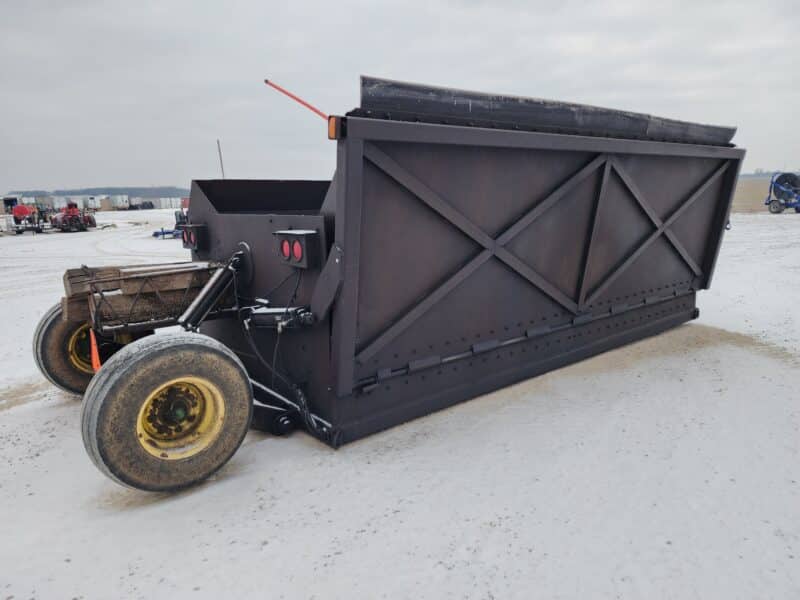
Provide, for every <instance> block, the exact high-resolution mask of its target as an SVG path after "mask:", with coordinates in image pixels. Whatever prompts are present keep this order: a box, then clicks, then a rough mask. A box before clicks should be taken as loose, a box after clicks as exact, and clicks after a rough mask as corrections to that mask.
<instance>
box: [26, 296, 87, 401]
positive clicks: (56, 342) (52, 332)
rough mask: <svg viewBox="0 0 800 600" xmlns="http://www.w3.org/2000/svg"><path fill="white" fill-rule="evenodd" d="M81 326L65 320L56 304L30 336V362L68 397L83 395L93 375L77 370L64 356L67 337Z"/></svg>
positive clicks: (65, 355)
mask: <svg viewBox="0 0 800 600" xmlns="http://www.w3.org/2000/svg"><path fill="white" fill-rule="evenodd" d="M82 325H83V323H80V322H74V321H65V320H64V319H63V313H62V311H61V303H60V302H59V303H58V304H56V305H55V306H53V307H52V308H51V309H50V310H48V311H47V312H46V313H45V314H44V316H43V317H42V318H41V320H40V321H39V324H38V325H37V326H36V331H35V332H34V334H33V359H34V361H36V366H37V367H39V370H40V371H41V372H42V375H44V376H45V377H46V378H47V380H48V381H50V383H52V384H53V385H55V386H56V387H58V388H61V389H62V390H64V391H65V392H69V393H70V394H79V395H80V394H83V393H84V391H86V388H87V387H88V386H89V382H90V381H91V380H92V375H90V374H89V373H84V372H83V371H80V370H78V369H76V368H75V367H74V366H73V365H72V363H71V362H70V361H69V358H68V357H67V344H68V342H69V338H70V336H72V334H73V333H74V332H75V330H76V329H78V328H79V327H81V326H82Z"/></svg>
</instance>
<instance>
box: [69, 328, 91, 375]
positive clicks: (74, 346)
mask: <svg viewBox="0 0 800 600" xmlns="http://www.w3.org/2000/svg"><path fill="white" fill-rule="evenodd" d="M67 357H68V358H69V362H70V364H71V365H72V366H73V367H75V368H76V369H77V370H78V371H81V372H83V373H87V374H89V375H94V369H92V346H91V341H90V339H89V325H88V324H86V323H84V324H83V325H81V326H80V327H78V329H76V330H75V331H74V332H72V335H71V336H69V340H68V341H67Z"/></svg>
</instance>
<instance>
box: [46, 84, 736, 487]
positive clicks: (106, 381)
mask: <svg viewBox="0 0 800 600" xmlns="http://www.w3.org/2000/svg"><path fill="white" fill-rule="evenodd" d="M733 133H734V130H733V129H732V128H726V127H716V126H707V125H699V124H694V123H684V122H680V121H673V120H668V119H660V118H657V117H650V116H646V115H638V114H634V113H626V112H622V111H613V110H608V109H599V108H595V107H587V106H582V105H568V104H563V103H553V102H546V101H540V100H534V99H527V98H510V97H504V96H494V95H485V94H477V93H472V92H461V91H454V90H445V89H441V88H431V87H426V86H418V85H412V84H403V83H398V82H391V81H385V80H377V79H372V78H364V79H363V80H362V102H361V107H359V108H357V109H355V110H353V111H351V112H350V113H348V114H347V115H345V116H342V117H340V116H333V117H330V120H329V135H330V137H332V138H334V139H335V140H336V147H337V167H336V172H335V174H334V177H333V178H332V180H331V181H244V180H205V181H195V182H193V184H192V192H191V208H190V213H189V223H188V224H187V225H185V227H184V231H183V239H184V245H185V246H186V247H187V248H190V249H191V251H192V259H193V261H197V262H200V263H202V264H203V265H205V266H204V267H203V271H202V272H203V276H204V277H205V279H204V280H203V283H202V286H200V285H192V284H191V283H189V282H186V281H185V282H184V284H185V290H184V292H183V293H181V294H174V293H173V296H175V297H176V298H179V299H180V302H179V303H178V304H176V305H175V306H173V307H171V308H169V307H168V306H167V305H168V304H169V303H168V302H167V303H166V304H164V303H161V304H159V302H156V301H155V300H153V302H152V304H153V306H154V307H161V308H157V309H156V308H154V309H153V312H152V314H151V315H150V316H151V317H152V320H151V321H146V320H145V321H143V322H139V323H138V324H137V329H135V331H136V332H137V335H142V334H143V332H147V331H151V330H152V329H155V328H157V327H159V326H161V325H162V324H167V323H168V324H175V323H180V324H182V325H183V326H184V328H185V329H186V330H187V332H185V333H179V334H169V335H154V336H145V337H142V338H141V339H138V340H135V341H132V342H131V341H130V340H129V339H128V340H125V339H121V337H120V336H121V335H123V334H124V330H125V327H124V326H123V327H122V328H119V327H117V328H116V329H115V328H112V327H111V325H112V324H111V323H104V322H103V321H104V319H108V318H110V316H109V315H105V314H104V313H103V312H102V311H98V310H96V307H95V310H93V312H91V319H90V320H89V321H86V320H84V321H83V322H82V323H78V324H79V325H81V326H85V325H87V323H88V325H89V326H90V327H91V328H92V329H93V330H94V331H95V332H97V333H98V334H100V333H102V332H105V335H106V336H108V335H113V336H114V337H115V339H114V341H115V342H117V344H118V345H117V346H109V347H108V348H110V349H111V350H113V351H114V352H111V354H112V355H111V356H110V358H108V359H107V361H106V362H105V364H104V365H103V366H102V368H101V369H100V370H99V371H98V372H97V373H96V374H95V375H94V378H93V379H92V382H91V384H90V385H89V388H88V389H87V391H86V394H85V399H84V408H83V417H82V419H83V436H84V442H85V444H86V447H87V450H88V452H89V454H90V456H91V457H92V459H93V461H94V462H95V464H96V465H97V466H98V467H99V468H100V469H101V470H102V471H103V472H105V473H106V474H107V475H109V476H110V477H111V478H112V479H114V480H116V481H118V482H120V483H123V484H125V485H130V486H134V487H138V488H141V489H148V490H172V489H178V488H181V487H185V486H187V485H191V484H193V483H196V482H198V481H200V480H202V479H204V478H205V477H207V476H208V475H209V474H211V473H213V472H214V471H215V470H216V469H217V468H219V467H220V466H221V465H222V464H224V462H225V461H227V460H228V458H229V457H230V456H231V455H232V454H233V452H234V451H235V449H236V447H237V446H238V444H239V443H240V441H241V439H242V437H243V436H244V434H245V432H246V429H247V427H248V425H252V426H254V427H257V428H260V429H265V430H269V431H272V432H273V433H276V434H281V433H286V432H287V431H289V430H291V429H292V428H296V427H297V428H302V429H305V430H306V431H308V432H310V433H312V434H313V435H315V436H317V437H318V438H319V439H321V440H323V441H325V442H326V443H328V444H330V445H332V446H334V447H335V446H338V445H339V444H343V443H346V442H349V441H352V440H355V439H358V438H361V437H363V436H365V435H368V434H370V433H373V432H376V431H379V430H381V429H384V428H387V427H390V426H393V425H396V424H398V423H402V422H404V421H406V420H409V419H412V418H415V417H418V416H422V415H425V414H427V413H430V412H432V411H435V410H438V409H441V408H444V407H447V406H449V405H452V404H454V403H457V402H460V401H463V400H466V399H469V398H472V397H474V396H476V395H479V394H483V393H486V392H489V391H491V390H495V389H497V388H500V387H503V386H506V385H509V384H511V383H514V382H517V381H520V380H522V379H525V378H528V377H532V376H535V375H537V374H540V373H543V372H545V371H548V370H551V369H555V368H558V367H560V366H563V365H566V364H569V363H572V362H575V361H578V360H582V359H584V358H587V357H590V356H592V355H594V354H597V353H600V352H604V351H606V350H610V349H612V348H615V347H618V346H620V345H623V344H626V343H629V342H632V341H635V340H637V339H641V338H643V337H646V336H649V335H654V334H657V333H660V332H662V331H664V330H667V329H669V328H671V327H675V326H677V325H679V324H681V323H684V322H686V321H689V320H691V319H694V318H696V317H697V316H698V311H697V308H696V307H695V296H696V292H697V291H698V290H701V289H705V288H708V286H709V285H710V282H711V277H712V274H713V271H714V265H715V262H716V259H717V255H718V252H719V248H720V243H721V241H722V236H723V233H724V230H725V225H726V223H727V219H728V211H729V209H730V204H731V199H732V193H733V189H734V185H735V182H736V177H737V174H738V171H739V166H740V164H741V161H742V159H743V157H744V150H741V149H738V148H735V147H733V146H731V145H730V140H731V137H732V135H733ZM180 269H182V270H185V269H186V266H185V265H184V266H182V267H180ZM213 269H217V270H216V271H215V272H213ZM212 272H213V274H212ZM174 275H179V273H176V274H174ZM159 276H160V277H162V278H163V277H166V276H167V274H166V273H164V272H162V273H160V275H159ZM182 276H183V277H185V273H184V275H182ZM148 277H150V278H151V279H152V275H148ZM164 281H166V279H165V280H164ZM169 281H170V282H172V283H171V285H175V281H177V279H175V277H173V278H172V279H169ZM181 281H183V280H181ZM95 283H97V282H95ZM101 283H102V282H101ZM159 285H161V288H159V291H158V294H160V296H161V298H160V301H161V300H165V299H166V298H167V296H169V294H168V292H167V290H166V289H164V287H163V286H165V285H167V283H162V284H159ZM90 287H91V286H90ZM128 287H129V288H130V286H128ZM156 287H158V286H156ZM181 289H184V288H181ZM119 290H120V292H121V290H122V289H121V287H120V288H119ZM172 292H175V289H174V288H173V289H172ZM148 293H151V292H149V291H147V290H140V295H139V296H138V298H141V296H142V295H143V294H144V295H146V294H148ZM119 295H121V296H123V297H125V296H126V294H124V293H120V294H119ZM95 296H97V293H95V292H92V293H88V294H87V295H86V297H85V301H86V302H88V303H90V304H91V303H95V304H96V303H97V298H96V297H95ZM72 301H73V302H74V301H75V299H74V298H73V299H72ZM77 301H78V302H79V303H80V302H81V301H82V300H81V298H78V299H77ZM140 301H141V300H137V302H140ZM117 302H119V303H120V305H124V306H129V305H130V304H131V303H132V300H131V298H130V296H128V300H127V301H122V300H117ZM176 302H177V301H176ZM133 304H135V302H134V303H133ZM162 304H163V306H162ZM159 311H160V312H159ZM133 312H135V311H134V310H133V309H131V313H133ZM73 314H77V313H76V312H75V311H73ZM117 316H119V315H117ZM121 322H122V323H123V325H124V319H122V320H121ZM116 324H117V325H119V324H120V320H119V319H118V320H117V322H116ZM197 332H199V333H197ZM40 337H42V336H40ZM37 339H38V338H37ZM126 342H130V343H126ZM119 348H121V349H119Z"/></svg>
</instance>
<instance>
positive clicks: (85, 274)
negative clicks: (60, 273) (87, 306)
mask: <svg viewBox="0 0 800 600" xmlns="http://www.w3.org/2000/svg"><path fill="white" fill-rule="evenodd" d="M118 277H119V267H100V268H97V267H86V268H85V269H84V268H80V269H67V270H66V271H65V272H64V293H65V294H66V296H67V297H68V298H69V297H72V296H77V295H79V294H88V293H89V291H90V290H89V284H90V283H91V282H92V281H94V280H96V279H112V281H109V282H107V283H102V284H97V285H98V286H99V287H98V288H97V289H98V290H100V289H102V290H103V291H105V290H116V289H118V288H119V281H117V280H114V279H113V278H118Z"/></svg>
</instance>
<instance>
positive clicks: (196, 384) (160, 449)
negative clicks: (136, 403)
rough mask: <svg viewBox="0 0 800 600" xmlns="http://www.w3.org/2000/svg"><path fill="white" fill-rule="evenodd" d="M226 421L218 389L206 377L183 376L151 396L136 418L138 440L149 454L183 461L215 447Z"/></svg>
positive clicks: (155, 391) (154, 391) (164, 385)
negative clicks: (182, 459) (210, 447)
mask: <svg viewBox="0 0 800 600" xmlns="http://www.w3.org/2000/svg"><path fill="white" fill-rule="evenodd" d="M224 419H225V403H224V402H223V400H222V394H221V393H220V391H219V388H217V386H215V385H214V384H213V383H211V382H210V381H209V380H208V379H205V378H202V377H180V378H178V379H173V380H171V381H168V382H166V383H165V384H163V385H161V386H159V387H158V388H156V389H155V390H153V391H152V392H151V393H150V394H149V395H148V396H147V399H146V400H145V401H144V403H143V404H142V406H141V408H140V409H139V416H138V418H137V419H136V437H137V438H138V440H139V443H140V444H141V445H142V448H144V449H145V450H146V451H147V452H148V453H149V454H151V455H153V456H155V457H157V458H160V459H164V460H179V459H181V458H188V457H189V456H194V455H195V454H197V453H199V452H202V451H203V450H205V449H206V448H208V447H209V446H211V444H213V443H214V441H215V440H216V439H217V438H218V437H219V434H220V432H221V431H222V423H223V421H224Z"/></svg>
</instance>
